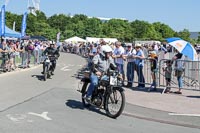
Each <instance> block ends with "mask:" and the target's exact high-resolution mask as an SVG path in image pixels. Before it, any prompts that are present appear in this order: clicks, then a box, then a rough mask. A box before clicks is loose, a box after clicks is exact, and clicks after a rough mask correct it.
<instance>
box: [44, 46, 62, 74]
mask: <svg viewBox="0 0 200 133" xmlns="http://www.w3.org/2000/svg"><path fill="white" fill-rule="evenodd" d="M42 55H43V56H45V55H46V56H48V57H49V60H50V61H51V63H52V65H51V68H50V69H51V70H52V71H51V75H54V70H55V68H56V59H57V58H58V57H59V56H60V54H59V51H58V49H56V48H55V45H54V44H53V43H51V44H50V46H49V47H47V48H46V49H45V51H44V52H43V53H42ZM44 70H45V62H44V63H43V71H42V74H44Z"/></svg>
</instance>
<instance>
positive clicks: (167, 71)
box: [163, 60, 172, 93]
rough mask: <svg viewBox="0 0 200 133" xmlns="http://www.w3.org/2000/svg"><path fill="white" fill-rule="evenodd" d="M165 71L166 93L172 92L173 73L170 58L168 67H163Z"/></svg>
mask: <svg viewBox="0 0 200 133" xmlns="http://www.w3.org/2000/svg"><path fill="white" fill-rule="evenodd" d="M163 71H164V72H165V80H166V86H167V87H166V89H165V91H164V93H171V91H170V90H171V88H170V86H171V75H172V61H171V60H168V61H166V67H165V68H163Z"/></svg>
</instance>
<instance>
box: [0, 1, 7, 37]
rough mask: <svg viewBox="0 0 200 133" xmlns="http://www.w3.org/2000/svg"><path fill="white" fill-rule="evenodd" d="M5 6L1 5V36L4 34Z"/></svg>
mask: <svg viewBox="0 0 200 133" xmlns="http://www.w3.org/2000/svg"><path fill="white" fill-rule="evenodd" d="M5 8H6V6H5V5H3V6H2V8H1V20H0V24H1V29H0V34H1V36H3V35H4V34H5V23H6V14H5V10H6V9H5Z"/></svg>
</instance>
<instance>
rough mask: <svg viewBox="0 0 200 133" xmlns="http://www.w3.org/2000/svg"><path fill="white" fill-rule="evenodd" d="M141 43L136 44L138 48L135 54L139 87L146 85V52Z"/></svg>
mask: <svg viewBox="0 0 200 133" xmlns="http://www.w3.org/2000/svg"><path fill="white" fill-rule="evenodd" d="M141 47H142V46H141V44H139V43H138V44H136V45H135V49H136V55H135V56H134V58H135V59H136V60H135V64H136V72H137V75H138V86H137V87H138V88H139V89H143V88H144V87H145V79H144V75H143V66H144V59H145V56H144V53H143V51H142V49H141Z"/></svg>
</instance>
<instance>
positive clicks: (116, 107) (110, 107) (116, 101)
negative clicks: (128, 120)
mask: <svg viewBox="0 0 200 133" xmlns="http://www.w3.org/2000/svg"><path fill="white" fill-rule="evenodd" d="M105 100H106V101H105V110H106V114H107V115H108V116H109V117H111V118H114V119H115V118H117V117H118V116H120V115H121V113H122V112H123V110H124V106H125V94H124V91H123V90H121V89H118V88H116V89H113V90H112V92H110V93H108V94H107V96H106V99H105Z"/></svg>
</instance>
